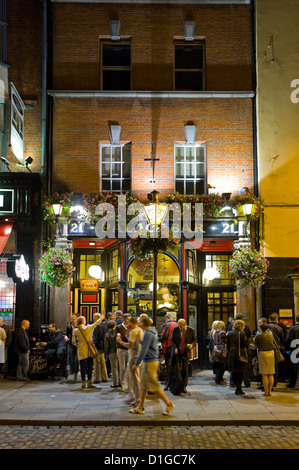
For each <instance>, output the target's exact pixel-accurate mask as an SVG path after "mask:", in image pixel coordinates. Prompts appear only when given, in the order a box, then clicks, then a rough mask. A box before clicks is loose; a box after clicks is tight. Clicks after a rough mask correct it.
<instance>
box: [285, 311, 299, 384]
mask: <svg viewBox="0 0 299 470" xmlns="http://www.w3.org/2000/svg"><path fill="white" fill-rule="evenodd" d="M294 340H295V341H294ZM296 340H297V341H296ZM298 346H299V315H296V324H295V325H293V326H291V327H290V328H289V330H288V333H287V338H286V351H288V353H289V354H288V355H289V356H290V358H289V370H290V372H289V376H290V383H289V384H288V385H287V387H289V388H295V387H296V382H297V376H298V361H299V358H298V354H297V355H296V354H295V353H294V351H295V350H296V349H297V351H298Z"/></svg>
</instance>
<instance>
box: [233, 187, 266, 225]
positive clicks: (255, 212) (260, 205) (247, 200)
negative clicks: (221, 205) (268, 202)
mask: <svg viewBox="0 0 299 470" xmlns="http://www.w3.org/2000/svg"><path fill="white" fill-rule="evenodd" d="M232 202H233V204H234V205H235V206H236V209H237V212H238V215H244V212H243V208H242V207H243V206H244V204H252V205H253V206H252V210H251V214H250V215H249V220H252V221H253V220H257V219H258V218H259V216H260V215H261V213H262V212H263V210H264V202H263V200H262V199H261V198H259V197H257V196H254V195H252V194H249V193H247V194H244V195H243V196H233V197H232Z"/></svg>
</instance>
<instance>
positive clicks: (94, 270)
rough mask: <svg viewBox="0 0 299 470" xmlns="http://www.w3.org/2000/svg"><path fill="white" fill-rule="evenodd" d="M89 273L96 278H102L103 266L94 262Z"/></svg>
mask: <svg viewBox="0 0 299 470" xmlns="http://www.w3.org/2000/svg"><path fill="white" fill-rule="evenodd" d="M88 274H89V275H90V276H91V277H93V278H94V279H101V277H102V268H101V266H98V265H96V264H92V265H91V266H90V267H89V269H88Z"/></svg>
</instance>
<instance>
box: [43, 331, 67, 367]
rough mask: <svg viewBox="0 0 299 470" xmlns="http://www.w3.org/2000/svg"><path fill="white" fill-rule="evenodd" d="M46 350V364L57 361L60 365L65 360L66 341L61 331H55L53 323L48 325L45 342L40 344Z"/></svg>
mask: <svg viewBox="0 0 299 470" xmlns="http://www.w3.org/2000/svg"><path fill="white" fill-rule="evenodd" d="M41 345H42V346H46V347H47V348H48V349H47V350H46V351H45V356H46V358H47V360H48V363H49V364H51V363H53V362H55V360H56V359H57V360H58V362H60V364H63V363H64V362H65V359H66V340H65V336H64V334H63V333H62V331H60V330H58V329H57V326H56V325H55V323H52V324H51V325H49V335H48V338H47V342H45V343H41Z"/></svg>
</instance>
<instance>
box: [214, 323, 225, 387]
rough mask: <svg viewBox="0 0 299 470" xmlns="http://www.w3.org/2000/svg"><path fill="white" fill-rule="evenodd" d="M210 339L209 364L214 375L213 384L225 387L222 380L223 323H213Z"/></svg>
mask: <svg viewBox="0 0 299 470" xmlns="http://www.w3.org/2000/svg"><path fill="white" fill-rule="evenodd" d="M211 338H212V341H213V349H212V351H211V362H212V363H213V371H214V373H215V383H216V384H217V385H226V384H227V382H225V380H223V375H224V371H225V362H226V352H227V350H226V332H225V324H224V322H223V321H214V322H213V325H212V331H211Z"/></svg>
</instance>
